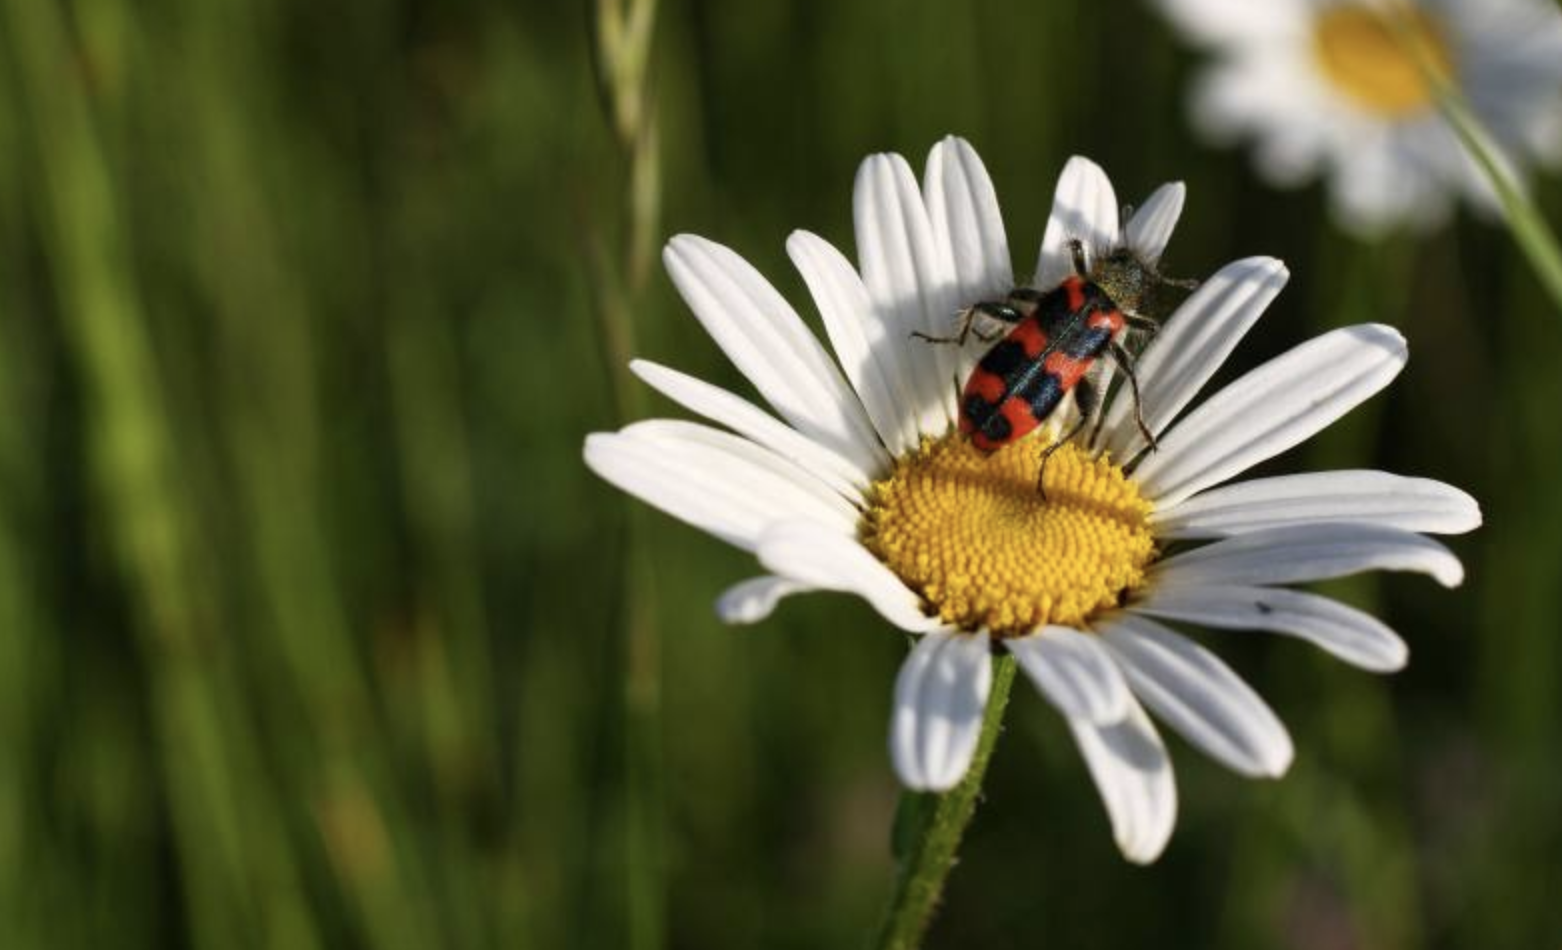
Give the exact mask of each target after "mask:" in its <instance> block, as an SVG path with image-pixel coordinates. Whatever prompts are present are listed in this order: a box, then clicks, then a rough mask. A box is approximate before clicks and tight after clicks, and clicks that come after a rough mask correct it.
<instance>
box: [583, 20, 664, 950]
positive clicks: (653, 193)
mask: <svg viewBox="0 0 1562 950" xmlns="http://www.w3.org/2000/svg"><path fill="white" fill-rule="evenodd" d="M655 25H656V0H594V2H593V6H592V45H591V50H592V60H593V65H594V66H595V69H596V79H597V87H598V90H599V92H600V94H601V97H602V103H603V108H604V110H605V111H606V113H607V119H608V124H609V127H610V129H611V131H612V133H613V138H614V141H615V143H616V145H617V147H618V150H619V153H620V156H621V158H622V161H623V162H624V165H625V172H624V174H625V184H624V191H623V196H624V197H623V209H624V211H623V216H622V222H621V227H622V233H621V235H620V241H621V244H620V253H619V255H618V259H617V260H616V261H613V260H610V258H609V255H607V254H604V253H601V252H600V250H599V252H598V253H596V254H594V255H593V257H594V258H595V267H594V269H595V271H596V275H595V280H594V281H593V284H594V286H595V287H596V299H595V300H594V301H593V305H594V307H595V308H596V312H597V317H598V323H599V326H600V328H601V333H602V341H603V348H604V354H603V355H604V359H605V362H606V363H607V366H608V372H609V373H610V374H611V376H612V381H613V391H614V400H615V403H616V404H617V406H618V409H619V412H620V414H621V415H622V416H623V417H624V418H625V419H626V420H627V419H628V418H629V417H631V416H633V415H635V414H636V412H635V409H636V408H637V407H638V405H639V398H638V387H637V386H636V384H635V381H634V379H633V378H632V377H631V375H630V373H629V367H628V364H629V359H630V357H631V356H632V355H633V353H634V338H635V327H634V325H633V323H632V322H631V318H632V316H633V315H634V314H637V313H644V312H646V308H645V307H643V306H640V304H641V303H642V301H643V298H644V296H645V291H646V285H647V282H648V280H649V278H650V273H651V263H652V261H653V260H654V259H655V253H656V243H657V236H658V235H657V231H658V228H659V226H660V224H659V222H660V216H661V188H662V182H661V166H660V158H659V152H660V145H659V142H658V137H659V133H658V132H657V120H656V99H655V95H654V93H653V90H652V82H651V76H650V67H651V52H652V42H651V40H652V36H653V34H654V31H655ZM594 239H595V241H596V243H597V247H598V249H600V248H601V246H602V241H601V237H600V235H597V236H594ZM627 530H628V535H629V536H628V538H627V540H626V543H625V545H624V547H623V551H624V560H623V571H624V603H623V622H624V630H623V636H624V651H625V653H624V683H623V689H624V696H623V702H624V717H625V718H624V796H625V799H624V813H623V820H624V834H625V837H624V875H625V878H624V884H625V888H626V893H625V900H626V909H627V913H628V920H627V926H628V932H629V933H628V936H629V940H628V945H629V946H630V947H632V948H635V950H655V948H658V947H660V946H662V945H663V943H664V941H665V930H666V926H665V921H664V920H663V917H664V904H665V883H664V881H663V855H662V846H663V835H664V830H663V829H664V824H665V818H664V816H665V805H664V801H663V798H664V796H663V789H662V735H661V729H662V716H661V662H660V661H661V646H660V643H659V642H658V637H657V631H656V627H655V622H654V607H653V600H652V596H651V594H652V578H651V574H650V561H649V557H648V556H647V554H646V552H645V550H644V542H643V540H642V539H643V538H644V531H643V530H641V529H640V519H639V515H638V514H636V513H634V512H633V511H631V513H630V514H629V516H628V520H627Z"/></svg>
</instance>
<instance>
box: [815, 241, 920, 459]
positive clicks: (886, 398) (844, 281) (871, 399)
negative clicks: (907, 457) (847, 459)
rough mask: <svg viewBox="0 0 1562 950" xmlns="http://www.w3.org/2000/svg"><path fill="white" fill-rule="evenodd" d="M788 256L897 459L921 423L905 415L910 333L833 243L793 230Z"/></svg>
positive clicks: (870, 415)
mask: <svg viewBox="0 0 1562 950" xmlns="http://www.w3.org/2000/svg"><path fill="white" fill-rule="evenodd" d="M786 251H787V254H788V255H789V256H790V257H791V258H792V263H793V264H794V265H796V267H797V270H798V273H800V274H802V275H803V280H804V281H805V282H807V284H808V290H809V292H810V293H812V294H813V298H814V303H815V304H816V305H817V306H818V308H819V316H820V317H821V318H823V320H824V329H825V332H826V333H827V334H829V337H830V345H831V346H832V347H834V348H835V355H836V357H837V358H838V359H839V360H840V361H841V366H842V368H843V369H844V370H845V371H846V378H847V379H849V380H851V384H852V388H853V389H855V390H856V391H857V395H858V396H860V397H861V398H862V405H863V408H864V409H866V410H867V412H868V418H869V419H871V420H872V421H873V427H874V428H875V429H877V430H878V433H879V438H881V439H883V440H884V444H885V445H886V446H888V447H889V450H890V452H891V453H892V454H894V455H896V456H899V455H901V454H902V453H904V452H906V451H907V450H908V449H911V448H914V447H915V446H916V444H917V425H916V419H915V418H913V417H912V415H911V414H910V413H909V412H907V411H906V407H907V406H909V405H912V395H911V394H912V392H913V391H914V387H913V385H912V383H911V380H910V376H909V373H910V356H909V355H908V354H907V353H906V340H905V336H906V332H907V331H906V330H905V329H904V328H903V327H902V326H901V325H900V323H899V320H898V318H897V317H896V316H895V315H894V314H888V315H886V313H885V312H884V311H882V310H880V309H879V308H876V307H874V306H873V303H872V302H871V301H870V300H869V299H868V289H867V288H866V287H864V286H863V285H862V277H861V276H859V275H858V273H857V270H856V268H854V267H852V266H851V263H850V262H848V261H847V260H846V258H845V257H844V256H843V255H842V254H841V252H840V251H838V250H836V249H835V246H834V245H832V244H831V243H830V242H829V241H826V240H825V239H824V238H822V237H819V236H818V235H817V234H811V233H809V232H807V231H794V232H793V233H792V236H791V237H789V238H787V241H786ZM886 316H888V319H886Z"/></svg>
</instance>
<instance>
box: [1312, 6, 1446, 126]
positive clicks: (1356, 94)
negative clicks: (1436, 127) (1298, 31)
mask: <svg viewBox="0 0 1562 950" xmlns="http://www.w3.org/2000/svg"><path fill="white" fill-rule="evenodd" d="M1385 17H1394V18H1396V20H1397V23H1398V27H1399V28H1398V29H1396V28H1395V26H1394V25H1393V24H1391V23H1390V22H1388V21H1387V20H1386V19H1385ZM1417 49H1419V50H1420V55H1421V58H1423V59H1424V61H1425V68H1426V69H1429V70H1431V71H1432V72H1433V73H1434V74H1435V75H1436V76H1437V77H1438V78H1440V79H1448V78H1449V77H1451V76H1452V75H1453V53H1452V51H1451V50H1450V49H1449V47H1448V41H1447V39H1446V38H1445V37H1444V35H1443V31H1442V29H1441V28H1440V25H1439V24H1438V23H1437V21H1436V20H1434V19H1432V18H1431V17H1430V16H1428V15H1427V14H1426V13H1424V12H1423V11H1422V10H1420V9H1419V8H1416V7H1412V6H1410V5H1408V4H1404V5H1394V6H1386V7H1385V8H1384V10H1383V11H1382V12H1374V11H1373V10H1372V9H1370V8H1369V7H1367V6H1364V5H1356V4H1342V5H1339V6H1334V7H1329V8H1328V9H1326V10H1324V11H1322V12H1321V13H1319V14H1318V18H1317V20H1316V21H1314V23H1313V53H1314V55H1315V56H1316V57H1317V59H1318V65H1319V66H1320V67H1321V68H1322V70H1323V74H1324V75H1325V76H1327V77H1328V79H1329V81H1330V82H1332V83H1333V84H1334V86H1335V88H1336V89H1338V90H1340V91H1341V92H1343V93H1344V94H1345V95H1346V96H1348V97H1349V98H1350V99H1352V100H1353V101H1354V102H1355V103H1356V104H1357V105H1359V106H1361V107H1362V108H1364V109H1366V110H1367V111H1369V112H1373V113H1376V114H1377V115H1380V116H1384V117H1386V118H1398V117H1401V116H1405V115H1409V114H1412V113H1415V112H1420V111H1422V110H1424V109H1426V108H1428V107H1429V106H1431V104H1432V95H1433V90H1432V84H1431V82H1430V81H1429V80H1428V77H1427V76H1426V74H1425V72H1423V67H1422V65H1421V64H1419V63H1417V62H1416V60H1417V54H1416V53H1415V52H1413V51H1414V50H1417Z"/></svg>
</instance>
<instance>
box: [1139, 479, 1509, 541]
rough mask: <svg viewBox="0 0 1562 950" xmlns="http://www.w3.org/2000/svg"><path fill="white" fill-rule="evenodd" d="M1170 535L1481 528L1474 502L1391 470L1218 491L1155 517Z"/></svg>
mask: <svg viewBox="0 0 1562 950" xmlns="http://www.w3.org/2000/svg"><path fill="white" fill-rule="evenodd" d="M1150 520H1151V521H1152V522H1153V523H1154V524H1155V526H1156V532H1155V533H1156V534H1157V535H1158V536H1160V537H1163V538H1220V537H1225V536H1227V535H1233V534H1245V533H1247V532H1250V531H1257V530H1261V529H1263V528H1277V527H1282V526H1285V525H1294V524H1313V523H1318V522H1329V521H1349V522H1353V523H1356V524H1375V525H1384V526H1386V527H1390V528H1400V529H1402V530H1405V531H1418V532H1423V533H1426V534H1463V533H1464V532H1466V531H1471V530H1474V529H1475V528H1476V527H1479V526H1480V523H1481V508H1480V505H1479V504H1477V503H1476V501H1475V499H1474V498H1471V497H1470V496H1469V495H1468V494H1466V493H1464V492H1462V491H1460V490H1459V489H1457V488H1455V487H1453V486H1452V485H1445V484H1443V483H1442V482H1437V481H1433V480H1431V479H1429V478H1406V477H1405V476H1403V475H1391V474H1389V473H1388V472H1374V471H1335V472H1309V473H1307V474H1304V475H1283V476H1278V477H1275V478H1257V479H1253V480H1251V481H1246V482H1238V483H1237V484H1235V485H1224V486H1222V487H1220V488H1212V489H1210V490H1209V491H1206V492H1204V493H1202V494H1199V495H1195V496H1193V497H1192V498H1189V499H1187V500H1186V501H1184V502H1181V503H1180V504H1177V505H1174V506H1172V507H1170V508H1158V509H1156V511H1155V513H1154V514H1152V515H1151V516H1150Z"/></svg>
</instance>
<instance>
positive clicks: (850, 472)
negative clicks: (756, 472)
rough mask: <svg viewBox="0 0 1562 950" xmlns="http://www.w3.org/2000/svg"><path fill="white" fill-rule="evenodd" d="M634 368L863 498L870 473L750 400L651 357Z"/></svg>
mask: <svg viewBox="0 0 1562 950" xmlns="http://www.w3.org/2000/svg"><path fill="white" fill-rule="evenodd" d="M629 369H630V371H631V372H633V373H634V374H635V375H636V376H638V377H640V378H641V379H642V380H644V381H645V383H646V384H647V385H649V386H650V387H651V388H652V389H655V390H656V391H657V392H659V393H661V394H662V395H664V396H666V397H667V398H668V399H671V400H673V401H674V402H676V403H678V404H679V405H681V406H683V407H684V408H686V409H688V410H690V411H691V412H697V413H699V414H700V415H702V416H704V417H705V418H707V419H709V420H711V421H712V422H718V423H720V424H722V425H724V426H726V427H727V428H729V429H731V430H732V431H734V432H736V433H738V434H739V435H742V436H746V437H748V438H750V439H752V440H753V441H755V442H757V443H758V444H760V445H763V446H764V447H765V448H768V449H770V450H771V451H772V452H774V453H776V454H777V455H779V456H781V457H782V458H784V459H787V460H789V461H791V462H794V463H796V464H797V466H798V467H799V468H801V469H803V470H804V471H806V472H808V473H809V474H811V475H813V476H815V477H816V478H818V479H819V480H820V481H821V482H823V483H825V484H826V485H828V486H830V487H831V488H832V489H834V490H835V491H837V492H839V493H840V494H841V495H842V496H843V497H845V498H846V499H847V500H848V501H851V502H853V503H858V502H861V501H862V491H861V490H862V489H863V488H865V487H867V485H868V481H869V479H868V475H867V473H866V472H864V471H863V470H862V469H860V468H858V467H857V466H856V465H855V464H854V463H852V462H851V461H850V460H848V459H846V458H843V457H842V456H841V455H839V454H838V453H836V452H835V451H834V450H832V449H828V448H826V447H824V446H822V445H820V444H819V443H817V442H815V441H813V440H812V439H810V438H808V437H807V436H805V435H803V434H802V433H800V432H798V431H797V430H796V429H794V428H792V427H791V426H788V425H786V424H784V423H782V422H780V421H778V420H777V419H776V418H775V417H774V416H772V415H770V413H768V412H766V411H764V410H763V409H761V408H759V407H758V406H756V405H754V404H753V403H751V402H749V401H748V400H747V399H744V398H743V397H741V396H738V395H735V394H733V393H730V392H727V391H726V390H725V389H722V388H721V387H720V386H712V385H711V384H710V383H707V382H705V381H704V380H700V379H696V378H695V377H693V376H690V375H688V374H687V373H680V372H678V371H677V370H675V369H670V368H668V367H666V366H662V365H660V364H657V363H653V362H651V361H650V360H633V361H631V362H630V364H629Z"/></svg>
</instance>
